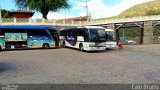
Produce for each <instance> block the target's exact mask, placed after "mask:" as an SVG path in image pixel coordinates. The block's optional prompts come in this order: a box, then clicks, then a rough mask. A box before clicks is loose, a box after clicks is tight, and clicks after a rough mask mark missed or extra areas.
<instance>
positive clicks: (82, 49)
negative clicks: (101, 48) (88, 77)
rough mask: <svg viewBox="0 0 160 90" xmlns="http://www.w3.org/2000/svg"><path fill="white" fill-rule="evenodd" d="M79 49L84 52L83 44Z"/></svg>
mask: <svg viewBox="0 0 160 90" xmlns="http://www.w3.org/2000/svg"><path fill="white" fill-rule="evenodd" d="M79 49H80V51H82V52H83V51H84V48H83V45H82V44H80V45H79Z"/></svg>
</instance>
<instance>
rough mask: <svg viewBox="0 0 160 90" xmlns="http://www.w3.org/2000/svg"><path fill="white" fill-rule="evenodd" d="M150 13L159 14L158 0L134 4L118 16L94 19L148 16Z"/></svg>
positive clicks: (159, 3) (159, 1)
mask: <svg viewBox="0 0 160 90" xmlns="http://www.w3.org/2000/svg"><path fill="white" fill-rule="evenodd" d="M150 15H160V0H154V1H150V2H146V3H143V4H139V5H135V6H133V7H131V8H129V9H127V10H125V11H124V12H122V13H121V14H119V15H118V16H114V17H110V18H100V19H95V20H105V19H115V18H128V17H137V16H150Z"/></svg>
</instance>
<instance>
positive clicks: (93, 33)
mask: <svg viewBox="0 0 160 90" xmlns="http://www.w3.org/2000/svg"><path fill="white" fill-rule="evenodd" d="M89 32H90V42H105V41H106V37H105V30H104V29H89Z"/></svg>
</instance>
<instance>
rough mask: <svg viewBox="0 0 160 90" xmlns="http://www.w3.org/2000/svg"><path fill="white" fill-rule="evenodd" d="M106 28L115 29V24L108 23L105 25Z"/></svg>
mask: <svg viewBox="0 0 160 90" xmlns="http://www.w3.org/2000/svg"><path fill="white" fill-rule="evenodd" d="M107 28H108V29H113V30H115V29H116V27H115V24H114V23H111V24H108V25H107Z"/></svg>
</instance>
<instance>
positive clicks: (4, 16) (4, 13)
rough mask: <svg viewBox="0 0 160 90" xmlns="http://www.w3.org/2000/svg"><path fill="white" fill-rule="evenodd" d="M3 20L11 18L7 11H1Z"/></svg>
mask: <svg viewBox="0 0 160 90" xmlns="http://www.w3.org/2000/svg"><path fill="white" fill-rule="evenodd" d="M1 14H2V18H10V17H11V16H10V15H9V13H8V11H7V10H5V9H2V10H1Z"/></svg>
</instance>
